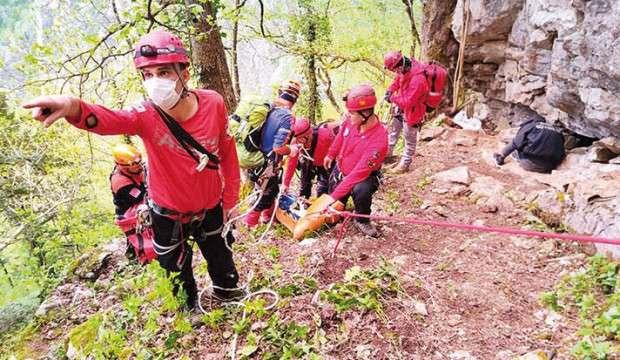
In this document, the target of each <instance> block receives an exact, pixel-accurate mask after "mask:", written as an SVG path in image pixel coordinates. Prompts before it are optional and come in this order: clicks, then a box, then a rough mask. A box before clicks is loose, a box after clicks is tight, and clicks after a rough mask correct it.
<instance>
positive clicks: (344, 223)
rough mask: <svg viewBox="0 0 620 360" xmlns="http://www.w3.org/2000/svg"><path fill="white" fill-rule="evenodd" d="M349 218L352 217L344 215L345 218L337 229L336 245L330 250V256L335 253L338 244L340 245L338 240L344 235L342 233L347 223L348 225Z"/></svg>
mask: <svg viewBox="0 0 620 360" xmlns="http://www.w3.org/2000/svg"><path fill="white" fill-rule="evenodd" d="M338 213H339V214H341V212H338ZM351 214H353V213H351ZM351 219H353V216H346V215H345V218H344V220H343V221H342V225H341V226H340V230H339V231H338V237H337V238H336V245H334V251H333V252H332V257H334V256H335V255H336V250H338V245H340V240H342V238H343V237H344V233H345V232H346V230H347V225H349V222H350V221H351Z"/></svg>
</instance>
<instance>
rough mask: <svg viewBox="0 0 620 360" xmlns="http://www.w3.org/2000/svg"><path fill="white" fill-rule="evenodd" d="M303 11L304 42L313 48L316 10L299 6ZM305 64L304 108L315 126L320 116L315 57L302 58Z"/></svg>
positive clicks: (306, 6)
mask: <svg viewBox="0 0 620 360" xmlns="http://www.w3.org/2000/svg"><path fill="white" fill-rule="evenodd" d="M301 5H302V7H303V8H304V10H305V16H306V17H307V21H308V22H309V23H308V31H307V33H306V34H305V41H306V44H307V47H308V48H309V49H314V48H315V46H316V45H315V41H316V38H317V33H316V32H317V24H316V21H317V20H316V19H317V15H316V9H314V7H312V6H310V5H309V4H301ZM304 60H305V61H306V63H305V77H306V81H307V83H308V95H307V96H306V97H305V98H306V99H307V101H306V106H307V112H308V120H309V121H310V123H311V124H316V121H317V118H320V116H321V108H320V107H321V99H320V97H319V89H318V86H319V84H318V82H317V77H316V72H317V64H316V62H317V57H316V55H314V54H309V55H306V56H304Z"/></svg>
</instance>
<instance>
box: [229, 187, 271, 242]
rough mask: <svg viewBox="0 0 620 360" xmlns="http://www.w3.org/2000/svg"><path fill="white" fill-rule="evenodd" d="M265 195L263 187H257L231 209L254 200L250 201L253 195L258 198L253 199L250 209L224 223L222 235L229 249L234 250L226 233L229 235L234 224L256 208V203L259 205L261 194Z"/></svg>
mask: <svg viewBox="0 0 620 360" xmlns="http://www.w3.org/2000/svg"><path fill="white" fill-rule="evenodd" d="M262 195H263V189H260V188H259V189H256V190H254V191H253V192H252V193H250V195H248V196H247V197H246V198H245V199H243V200H241V201H239V202H238V203H237V205H235V206H234V207H233V208H232V209H230V211H231V212H232V211H233V210H235V209H237V208H239V207H240V205H241V204H244V203H246V202H248V203H250V202H252V201H250V200H249V199H252V197H254V196H256V200H253V201H254V203H253V204H252V206H250V207H249V209H248V211H246V212H244V213H242V214H239V215H237V216H235V217H233V218H230V219H228V221H226V223H225V224H224V227H223V230H222V237H223V238H224V244H225V245H226V248H227V249H228V251H230V252H232V251H233V250H232V248H231V247H230V245H229V244H228V241H225V240H226V235H228V232H229V231H230V230H231V229H232V226H233V224H234V223H235V222H236V221H237V220H239V219H242V218H243V217H245V216H246V215H247V214H248V213H249V212H250V211H252V210H254V208H255V207H256V205H258V202H259V201H260V198H261V196H262Z"/></svg>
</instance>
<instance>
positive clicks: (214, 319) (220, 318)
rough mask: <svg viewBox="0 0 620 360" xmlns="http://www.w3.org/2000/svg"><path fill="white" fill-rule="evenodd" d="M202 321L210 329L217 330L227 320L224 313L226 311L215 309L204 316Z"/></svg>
mask: <svg viewBox="0 0 620 360" xmlns="http://www.w3.org/2000/svg"><path fill="white" fill-rule="evenodd" d="M201 320H202V322H203V323H205V324H206V325H207V326H208V327H210V328H212V329H217V328H218V327H220V326H221V325H222V324H223V323H224V321H225V320H226V311H224V309H222V308H217V309H213V310H211V311H209V312H207V313H205V314H204V315H202V318H201Z"/></svg>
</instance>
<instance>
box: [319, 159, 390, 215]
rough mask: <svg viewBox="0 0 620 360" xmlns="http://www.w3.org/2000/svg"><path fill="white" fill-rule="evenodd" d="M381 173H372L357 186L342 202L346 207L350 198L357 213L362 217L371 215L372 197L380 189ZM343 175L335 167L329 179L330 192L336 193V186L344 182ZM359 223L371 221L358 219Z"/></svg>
mask: <svg viewBox="0 0 620 360" xmlns="http://www.w3.org/2000/svg"><path fill="white" fill-rule="evenodd" d="M380 177H381V172H380V171H374V172H372V173H371V174H370V175H369V176H368V177H367V178H366V179H364V181H362V182H360V183H357V184H355V186H354V187H353V190H351V192H350V193H349V194H347V195H345V196H344V197H343V198H342V199H340V201H341V202H342V203H344V204H345V205H346V203H347V201H348V200H349V196H352V197H353V205H355V213H356V214H362V215H370V208H371V206H372V196H373V195H374V193H375V192H376V191H377V190H378V189H379V178H380ZM342 178H343V175H342V173H341V172H340V170H339V169H338V167H337V166H335V167H334V169H333V170H332V173H331V174H330V177H329V192H330V193H331V192H332V191H334V189H335V188H336V186H338V184H339V183H340V182H341V181H342ZM355 220H356V221H358V222H362V223H365V222H366V223H367V222H369V221H370V219H365V218H356V219H355Z"/></svg>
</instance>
